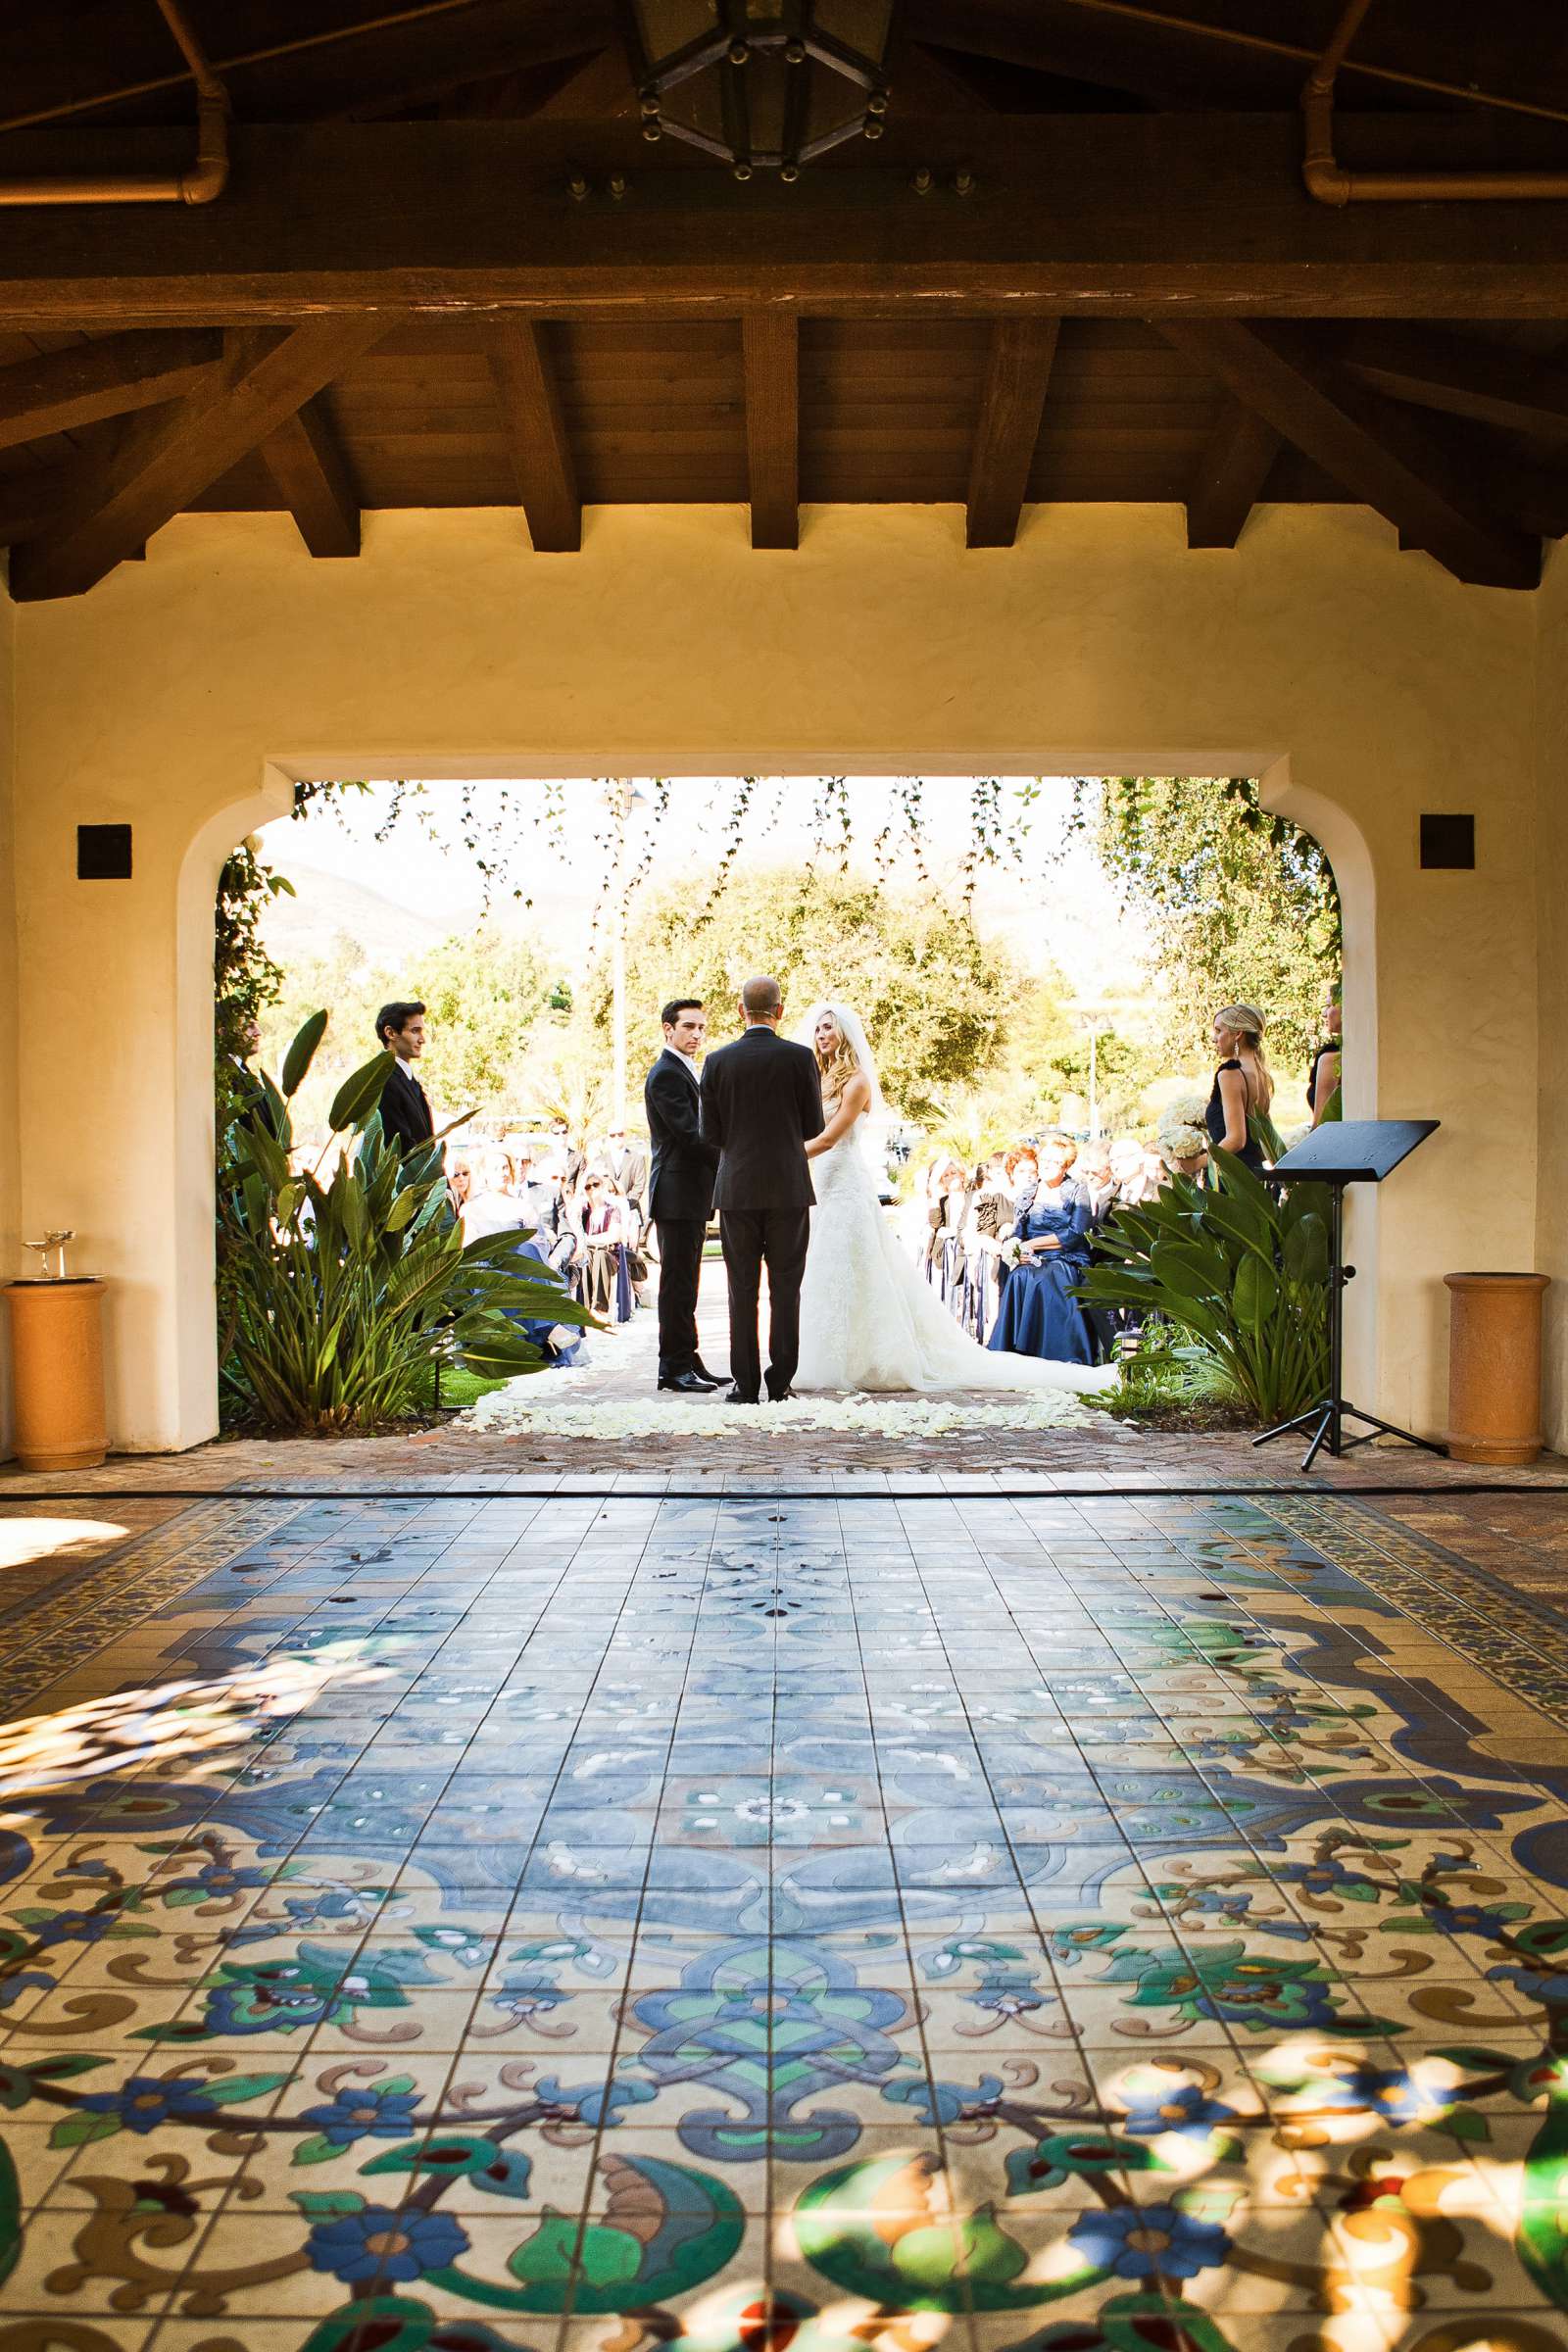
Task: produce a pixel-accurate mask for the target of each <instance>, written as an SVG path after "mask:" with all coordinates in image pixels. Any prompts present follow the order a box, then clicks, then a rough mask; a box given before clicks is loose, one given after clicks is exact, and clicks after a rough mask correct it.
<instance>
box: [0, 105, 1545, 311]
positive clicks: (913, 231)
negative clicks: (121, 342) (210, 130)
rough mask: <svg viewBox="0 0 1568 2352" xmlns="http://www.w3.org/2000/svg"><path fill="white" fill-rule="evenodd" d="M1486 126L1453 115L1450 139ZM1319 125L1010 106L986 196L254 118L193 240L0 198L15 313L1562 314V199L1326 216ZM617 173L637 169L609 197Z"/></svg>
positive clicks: (1395, 154)
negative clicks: (87, 235) (14, 206)
mask: <svg viewBox="0 0 1568 2352" xmlns="http://www.w3.org/2000/svg"><path fill="white" fill-rule="evenodd" d="M1412 120H1414V121H1415V123H1416V127H1417V129H1419V132H1420V135H1421V138H1422V139H1423V140H1425V141H1427V142H1429V143H1430V142H1431V141H1433V140H1436V139H1438V138H1439V137H1445V138H1446V137H1447V136H1448V128H1447V126H1446V125H1445V124H1444V123H1443V122H1442V119H1440V118H1433V117H1425V116H1424V117H1420V118H1418V119H1412V118H1408V117H1406V118H1385V117H1377V118H1364V119H1363V121H1364V122H1365V123H1370V124H1371V126H1372V127H1371V128H1370V129H1368V130H1367V131H1366V133H1365V135H1366V136H1367V137H1368V139H1369V140H1370V139H1371V138H1372V137H1373V136H1376V137H1377V139H1378V141H1379V151H1380V153H1382V154H1386V155H1387V156H1388V157H1389V158H1390V160H1391V161H1393V162H1398V161H1400V160H1402V157H1403V155H1404V154H1405V153H1408V152H1410V149H1411V142H1412V140H1413V139H1414V137H1415V132H1414V131H1413V130H1412V127H1411V124H1412ZM1434 123H1437V126H1438V127H1437V128H1436V129H1435V128H1434V127H1433V125H1434ZM1472 134H1473V125H1471V126H1464V125H1460V126H1457V127H1455V128H1453V130H1452V141H1453V145H1452V152H1453V153H1454V155H1455V156H1456V157H1458V158H1459V159H1460V160H1462V158H1463V155H1464V153H1465V146H1464V141H1465V138H1466V137H1467V136H1470V135H1472ZM172 136H177V134H169V133H165V132H140V131H131V132H120V133H117V134H116V139H115V155H116V158H117V161H119V162H121V163H123V166H124V168H126V169H129V168H131V167H132V166H133V165H139V164H141V163H143V162H145V164H146V167H147V168H148V169H155V168H157V167H158V165H159V164H160V163H162V162H164V161H166V160H167V155H168V152H169V150H170V149H171V145H172ZM888 144H890V145H891V144H892V138H891V134H890V140H889V142H888ZM92 148H93V142H91V141H86V142H85V143H84V141H83V137H82V134H79V133H70V134H61V133H47V134H46V133H32V132H27V133H19V134H18V135H17V137H16V139H15V140H13V141H11V142H9V143H8V152H12V151H14V163H15V169H16V170H17V171H19V172H24V171H25V172H31V171H34V170H37V171H44V170H51V171H64V170H66V169H68V168H71V167H72V165H73V164H74V165H75V166H77V167H78V168H82V167H84V166H85V164H86V161H87V159H88V157H89V155H90V153H91V151H92ZM1299 150H1300V131H1299V125H1298V123H1296V122H1295V120H1294V119H1292V118H1290V117H1272V116H1270V117H1257V116H1247V115H1242V116H1228V115H1212V116H1206V117H1203V118H1201V120H1197V121H1195V120H1193V119H1192V118H1189V117H1186V116H1182V117H1162V116H1148V117H1146V116H1127V115H1116V116H1097V117H1088V116H1072V115H1055V116H1048V117H1043V118H1040V119H1038V120H1035V119H1031V118H1028V117H1021V116H1006V115H999V116H998V117H997V118H996V119H995V122H994V123H988V124H987V126H986V132H985V155H984V157H983V159H977V164H976V171H977V185H976V189H975V192H974V194H973V195H972V196H971V197H970V198H969V199H968V200H967V201H959V200H956V199H955V198H954V197H953V195H952V193H951V191H949V190H947V189H946V188H944V187H939V188H937V189H936V190H935V191H934V192H933V194H932V195H931V196H930V197H928V198H926V199H925V200H923V201H922V199H921V198H920V197H919V196H918V195H916V194H915V193H914V192H913V190H912V189H911V186H910V179H909V172H908V169H907V165H903V164H897V163H895V164H892V165H889V166H887V167H885V168H884V167H881V166H871V167H865V166H861V165H858V164H856V165H845V166H844V167H842V168H839V167H835V166H832V165H830V164H824V165H823V166H822V167H821V168H820V169H813V170H811V171H809V172H805V173H803V175H802V178H801V181H800V183H799V185H798V186H795V187H786V186H780V185H775V184H772V183H769V182H761V181H759V182H755V183H753V185H752V186H750V187H748V188H747V189H746V190H745V192H744V196H742V195H741V194H740V192H739V191H735V190H732V189H731V188H730V187H729V185H728V183H727V182H723V181H720V180H717V179H715V178H714V177H713V176H711V174H709V173H708V172H705V171H704V170H702V169H700V168H697V167H692V168H689V169H685V170H680V171H677V170H672V169H669V168H668V167H660V168H659V169H658V171H657V172H655V171H654V169H653V168H652V167H647V166H645V164H644V163H643V161H642V159H645V158H646V157H647V156H648V155H649V154H650V153H651V152H654V151H651V150H650V149H648V148H646V147H644V146H643V144H642V142H641V140H640V139H639V138H638V136H637V132H636V127H635V125H634V124H632V123H607V124H604V125H588V126H581V125H578V124H574V123H495V122H478V123H475V122H466V123H376V124H360V123H347V124H341V123H340V124H336V125H334V126H332V127H331V129H330V130H327V131H323V130H321V129H319V128H316V127H314V126H313V127H309V128H306V129H303V130H302V129H297V128H291V127H285V128H282V129H279V128H277V127H275V126H270V127H258V126H245V125H240V126H237V127H236V129H235V132H234V139H233V164H234V172H233V181H232V184H231V186H230V188H229V191H228V193H227V194H226V195H225V197H224V199H223V202H222V204H221V206H216V207H214V208H213V210H212V212H211V213H210V214H209V215H207V216H206V217H204V219H203V221H202V222H201V241H200V246H199V249H193V247H192V244H191V237H190V229H191V224H190V222H189V221H185V220H182V219H177V218H174V217H172V215H169V214H158V215H156V216H150V215H143V216H140V217H138V218H137V219H136V220H135V221H133V222H132V221H127V220H126V219H125V218H124V217H123V215H121V214H111V215H109V216H108V217H106V218H105V219H104V220H103V221H95V222H94V231H93V235H92V237H91V239H90V240H86V239H83V237H82V236H81V234H80V231H79V224H76V225H73V224H72V223H71V222H70V221H64V220H63V217H62V216H58V215H56V216H38V215H35V214H25V213H21V212H6V213H4V214H3V215H0V329H3V328H8V327H9V328H19V329H23V330H25V331H31V330H34V329H37V328H40V327H54V328H59V327H62V326H71V327H92V326H94V325H100V326H101V325H113V326H115V327H117V328H121V327H125V326H128V325H132V324H136V325H169V324H172V323H180V324H187V323H188V324H199V325H210V324H212V323H213V321H214V320H215V319H222V320H224V321H226V322H229V323H245V322H252V323H265V322H269V321H272V322H275V321H277V320H279V319H307V318H312V317H319V316H320V314H321V311H322V310H323V308H326V309H331V310H336V311H347V310H355V309H361V308H372V307H373V308H393V309H399V310H407V311H409V312H411V313H414V314H425V315H432V316H433V315H439V316H441V317H443V318H451V317H453V316H454V315H457V314H460V313H465V312H466V313H467V314H469V315H471V316H474V317H486V318H488V317H492V316H494V315H495V314H496V313H497V312H503V313H505V312H513V313H517V314H522V315H530V316H533V317H536V318H551V319H562V318H568V319H591V318H602V319H621V320H624V319H629V318H631V317H634V316H636V315H638V314H642V315H644V316H652V317H660V316H662V317H664V318H674V317H678V316H681V315H688V316H700V317H704V318H711V317H712V316H714V315H715V306H719V305H722V306H724V307H725V308H726V309H727V311H728V313H729V315H730V316H734V315H736V314H737V313H741V312H744V311H745V310H746V309H748V308H751V307H761V306H766V307H769V308H772V307H779V306H782V307H795V308H799V309H801V310H803V311H810V312H813V313H815V314H817V315H828V316H831V315H843V314H845V313H853V312H856V311H865V310H867V309H871V308H874V309H877V310H881V311H885V312H886V311H895V312H896V311H903V312H905V313H907V314H908V315H911V316H919V317H927V318H928V317H930V316H931V315H932V312H933V310H934V309H935V308H936V307H937V306H938V305H942V306H947V307H954V306H956V305H959V304H962V305H964V306H965V307H966V308H967V309H968V310H969V311H970V312H971V313H980V314H985V313H989V314H990V315H992V316H995V317H1003V316H1006V317H1020V316H1025V315H1030V314H1033V315H1036V316H1039V315H1051V316H1058V315H1061V314H1064V313H1065V314H1069V315H1075V316H1092V317H1112V316H1125V315H1126V314H1127V312H1128V311H1129V309H1132V308H1136V310H1137V312H1138V313H1139V314H1140V315H1143V316H1147V317H1156V316H1158V317H1164V316H1179V315H1186V316H1192V317H1198V318H1202V317H1242V316H1251V317H1254V318H1270V317H1288V316H1291V315H1298V316H1303V317H1310V318H1319V319H1332V318H1368V317H1379V316H1385V317H1387V316H1402V317H1404V318H1423V317H1425V318H1448V319H1460V318H1474V317H1477V316H1480V317H1490V318H1499V319H1500V318H1508V317H1515V318H1554V317H1561V316H1568V245H1565V243H1564V240H1563V237H1562V234H1561V222H1560V219H1559V216H1558V213H1557V212H1556V211H1555V210H1554V208H1552V207H1551V206H1549V205H1537V206H1534V207H1532V206H1527V205H1520V206H1499V205H1489V206H1478V207H1475V208H1468V207H1465V206H1449V207H1446V208H1444V211H1443V216H1442V219H1441V220H1439V221H1434V220H1433V219H1432V218H1430V215H1429V209H1428V208H1425V207H1423V206H1420V205H1410V206H1408V207H1404V206H1391V207H1387V208H1384V207H1379V208H1377V212H1376V216H1375V217H1371V216H1370V215H1369V213H1368V212H1367V211H1355V210H1353V209H1352V211H1351V212H1350V213H1348V215H1345V216H1343V217H1342V216H1338V215H1333V216H1331V215H1330V214H1329V213H1327V212H1326V211H1325V210H1324V209H1323V208H1321V207H1319V206H1314V205H1307V204H1303V203H1302V201H1301V198H1300V194H1299V162H1300V153H1299ZM98 152H99V154H100V155H101V152H102V149H101V142H100V144H99V148H98ZM628 157H629V158H630V159H631V160H630V161H629V162H628V160H627V159H628ZM644 169H646V170H648V172H649V177H648V180H647V183H646V184H644V183H642V182H640V181H639V179H638V177H637V173H638V172H639V171H640V170H644ZM574 172H580V174H581V175H582V177H583V180H584V183H585V189H586V197H585V200H584V201H581V202H576V201H574V200H573V197H572V195H571V193H570V192H569V184H570V181H571V179H572V176H573V173H574ZM611 172H623V173H627V174H629V178H628V193H627V197H626V200H625V201H624V202H623V203H621V204H618V205H617V204H616V203H615V202H614V200H613V197H612V196H610V195H608V194H607V193H606V190H607V185H608V180H609V177H610V174H611ZM656 178H657V181H658V184H657V187H656V186H655V184H654V182H655V179H656Z"/></svg>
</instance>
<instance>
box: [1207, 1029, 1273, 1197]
mask: <svg viewBox="0 0 1568 2352" xmlns="http://www.w3.org/2000/svg"><path fill="white" fill-rule="evenodd" d="M1214 1051H1215V1053H1216V1054H1218V1056H1219V1067H1218V1069H1217V1070H1216V1071H1215V1072H1214V1089H1213V1092H1212V1094H1211V1095H1210V1096H1209V1098H1208V1104H1207V1107H1206V1109H1205V1110H1204V1112H1203V1124H1204V1126H1205V1127H1206V1128H1207V1129H1208V1140H1209V1142H1210V1143H1211V1144H1217V1145H1219V1146H1220V1148H1221V1149H1222V1150H1223V1151H1226V1152H1234V1153H1235V1155H1236V1157H1237V1158H1238V1159H1239V1160H1240V1161H1241V1162H1242V1165H1243V1166H1244V1167H1248V1168H1250V1169H1251V1171H1252V1173H1253V1175H1254V1176H1261V1175H1262V1173H1263V1152H1262V1148H1261V1146H1260V1145H1258V1144H1257V1143H1256V1142H1254V1141H1253V1138H1252V1134H1251V1131H1250V1127H1249V1125H1248V1121H1249V1120H1250V1118H1252V1117H1253V1116H1254V1115H1259V1114H1260V1115H1261V1116H1263V1117H1264V1118H1266V1117H1267V1116H1268V1108H1269V1104H1270V1103H1271V1102H1272V1101H1273V1099H1274V1081H1273V1078H1272V1077H1271V1075H1270V1073H1269V1066H1268V1059H1267V1056H1266V1055H1265V1054H1264V1052H1263V1015H1262V1014H1261V1013H1260V1012H1259V1011H1258V1009H1257V1006H1256V1005H1223V1006H1222V1007H1221V1009H1220V1010H1219V1011H1218V1012H1217V1013H1215V1015H1214Z"/></svg>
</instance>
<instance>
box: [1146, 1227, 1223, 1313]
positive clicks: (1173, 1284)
mask: <svg viewBox="0 0 1568 2352" xmlns="http://www.w3.org/2000/svg"><path fill="white" fill-rule="evenodd" d="M1151 1263H1152V1267H1153V1270H1154V1274H1155V1277H1156V1278H1157V1280H1158V1281H1160V1282H1161V1283H1163V1284H1164V1285H1165V1287H1166V1288H1167V1289H1168V1290H1172V1291H1174V1292H1175V1293H1176V1295H1177V1297H1178V1298H1181V1299H1222V1298H1223V1297H1224V1296H1225V1294H1226V1292H1227V1291H1228V1290H1229V1289H1230V1286H1231V1269H1230V1261H1229V1260H1228V1259H1227V1258H1226V1257H1225V1256H1224V1254H1223V1253H1222V1252H1221V1251H1220V1250H1215V1249H1212V1248H1207V1249H1205V1248H1204V1247H1203V1246H1202V1245H1201V1244H1200V1243H1197V1242H1187V1241H1176V1240H1171V1241H1165V1240H1160V1241H1157V1242H1156V1243H1155V1244H1154V1247H1153V1250H1152V1252H1151Z"/></svg>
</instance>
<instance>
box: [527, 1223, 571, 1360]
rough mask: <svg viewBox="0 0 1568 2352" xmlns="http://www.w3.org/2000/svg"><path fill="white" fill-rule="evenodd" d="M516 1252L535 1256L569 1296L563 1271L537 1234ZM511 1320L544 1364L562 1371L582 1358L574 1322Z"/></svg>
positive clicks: (565, 1294) (564, 1293)
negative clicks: (536, 1350) (543, 1360)
mask: <svg viewBox="0 0 1568 2352" xmlns="http://www.w3.org/2000/svg"><path fill="white" fill-rule="evenodd" d="M519 1255H521V1256H523V1257H533V1258H537V1259H538V1261H539V1263H540V1264H541V1265H542V1266H544V1267H546V1268H547V1269H548V1270H549V1271H550V1273H552V1274H553V1275H555V1278H556V1280H557V1281H558V1282H559V1283H560V1284H561V1287H562V1292H563V1295H564V1296H568V1297H569V1295H570V1292H569V1286H568V1285H567V1283H566V1279H565V1277H564V1275H563V1274H561V1273H559V1272H558V1271H557V1269H556V1268H555V1267H554V1266H552V1265H551V1264H550V1260H549V1258H548V1257H547V1256H546V1254H545V1252H544V1250H542V1249H541V1248H540V1246H539V1238H538V1236H537V1235H535V1236H534V1237H533V1238H532V1239H531V1240H530V1241H526V1242H524V1243H523V1245H522V1249H521V1250H520V1251H519ZM514 1320H515V1322H516V1324H517V1328H518V1330H519V1331H520V1332H521V1333H522V1336H523V1338H524V1339H525V1340H531V1341H532V1342H533V1344H534V1346H535V1347H536V1348H538V1349H539V1350H540V1352H541V1354H542V1355H543V1356H544V1359H545V1361H546V1363H547V1364H550V1365H552V1366H554V1367H557V1368H559V1369H561V1370H563V1371H564V1370H569V1369H570V1368H571V1367H572V1366H573V1365H576V1364H579V1363H581V1362H582V1361H583V1360H584V1357H583V1348H584V1341H583V1335H582V1333H581V1332H580V1331H579V1330H578V1329H577V1327H576V1325H575V1324H574V1323H548V1322H545V1321H543V1320H541V1321H538V1322H535V1321H532V1320H530V1319H527V1318H523V1317H514Z"/></svg>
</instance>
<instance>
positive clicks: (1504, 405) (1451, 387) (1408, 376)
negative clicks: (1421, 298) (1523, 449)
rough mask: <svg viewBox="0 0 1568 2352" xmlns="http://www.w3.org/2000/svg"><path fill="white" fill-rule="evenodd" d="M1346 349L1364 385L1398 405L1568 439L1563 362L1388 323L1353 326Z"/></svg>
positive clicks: (1566, 381) (1343, 350)
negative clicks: (1406, 403)
mask: <svg viewBox="0 0 1568 2352" xmlns="http://www.w3.org/2000/svg"><path fill="white" fill-rule="evenodd" d="M1340 348H1341V356H1342V358H1343V359H1344V361H1345V363H1346V366H1347V367H1348V368H1354V370H1355V372H1356V374H1357V375H1358V376H1360V377H1361V379H1362V381H1363V382H1364V383H1369V384H1372V385H1373V386H1375V388H1376V389H1377V390H1378V391H1380V392H1388V393H1392V394H1393V396H1394V398H1395V399H1396V400H1408V401H1414V402H1415V403H1416V404H1417V406H1418V407H1421V408H1426V409H1442V410H1445V411H1446V413H1447V414H1448V415H1449V416H1450V417H1468V418H1470V419H1471V420H1473V421H1474V422H1476V423H1479V424H1495V425H1501V426H1502V427H1503V428H1504V429H1505V430H1511V431H1515V432H1522V433H1533V434H1535V435H1537V436H1538V437H1540V438H1543V439H1548V440H1552V441H1568V366H1565V365H1564V363H1563V362H1562V361H1561V360H1557V359H1550V358H1541V357H1539V356H1538V355H1537V354H1536V353H1534V352H1529V351H1513V350H1508V349H1505V348H1503V347H1501V346H1499V345H1497V344H1495V343H1478V342H1476V341H1474V340H1473V339H1472V338H1471V337H1470V336H1468V335H1454V334H1445V333H1443V332H1442V331H1441V330H1440V329H1437V328H1433V327H1419V326H1403V325H1399V324H1392V325H1386V324H1384V323H1382V322H1381V321H1379V322H1376V323H1372V322H1369V323H1368V324H1366V325H1365V326H1357V327H1352V328H1351V329H1350V331H1349V333H1348V336H1347V337H1346V339H1345V341H1344V342H1343V344H1342V345H1341V347H1340Z"/></svg>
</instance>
